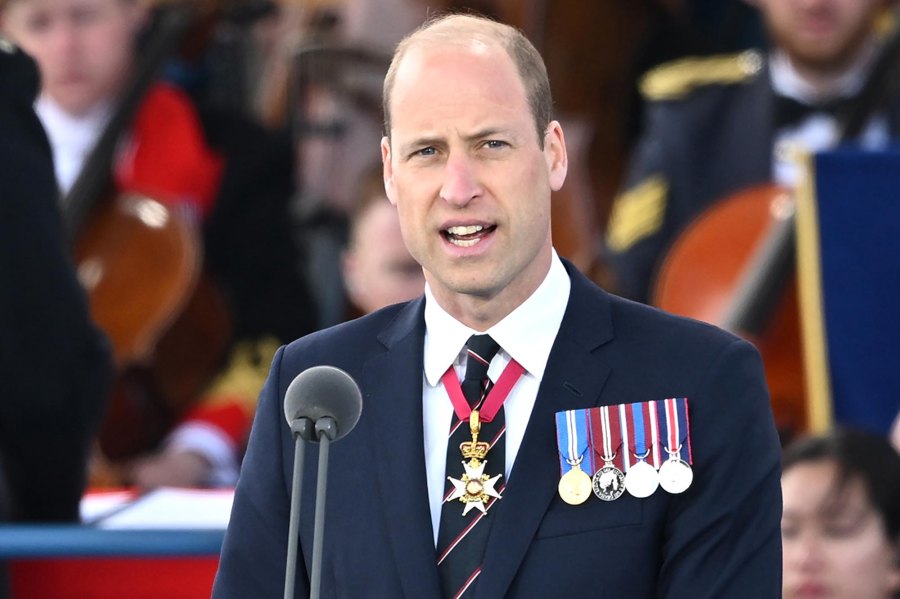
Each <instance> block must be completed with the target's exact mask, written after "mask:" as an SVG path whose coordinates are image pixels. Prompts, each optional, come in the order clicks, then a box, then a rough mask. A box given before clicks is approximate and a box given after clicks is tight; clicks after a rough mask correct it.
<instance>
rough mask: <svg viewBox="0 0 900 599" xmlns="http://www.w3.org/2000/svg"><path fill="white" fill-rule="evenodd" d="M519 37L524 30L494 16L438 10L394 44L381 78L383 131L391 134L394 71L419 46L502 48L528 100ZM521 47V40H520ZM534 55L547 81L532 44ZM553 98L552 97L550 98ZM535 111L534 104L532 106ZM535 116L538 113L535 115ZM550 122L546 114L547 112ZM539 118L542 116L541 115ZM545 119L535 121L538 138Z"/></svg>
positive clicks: (395, 73)
mask: <svg viewBox="0 0 900 599" xmlns="http://www.w3.org/2000/svg"><path fill="white" fill-rule="evenodd" d="M519 40H525V43H526V44H528V45H530V42H527V38H525V36H524V34H523V33H522V32H521V31H519V30H518V29H516V28H514V27H512V26H510V25H506V24H504V23H500V22H498V21H495V20H493V19H490V18H487V17H482V16H473V15H469V14H460V13H441V14H437V15H435V16H434V17H432V18H430V19H428V20H427V21H426V22H425V23H423V24H422V25H421V26H420V27H419V28H418V29H417V30H415V31H413V32H412V33H410V34H409V35H407V36H406V37H405V38H403V40H401V41H400V43H399V44H397V47H396V49H395V50H394V55H393V58H392V60H391V64H390V67H389V68H388V72H387V75H386V76H385V78H384V87H383V90H382V106H383V109H384V134H385V135H386V136H388V137H390V122H391V118H390V104H391V96H392V94H393V91H394V85H395V82H396V76H397V71H398V70H399V69H400V66H401V64H402V63H403V60H404V58H405V57H406V55H407V54H408V53H410V52H411V51H414V50H419V49H425V50H427V49H429V48H447V47H448V46H456V47H458V48H472V47H473V45H474V44H479V43H480V44H484V46H485V48H487V49H491V48H496V49H499V50H501V51H502V52H503V53H504V54H506V56H507V57H509V59H510V61H511V62H512V64H513V67H514V68H515V70H516V74H517V75H518V77H519V80H520V82H521V83H522V85H523V87H524V88H525V93H526V96H528V100H529V104H531V99H532V98H531V96H532V94H531V89H529V81H528V77H529V75H528V74H527V73H525V72H523V70H522V65H521V62H520V60H519V57H517V56H516V52H515V48H516V44H517V42H518V41H519ZM519 48H521V44H519ZM531 49H532V51H533V52H534V55H535V58H536V59H537V62H538V63H539V66H540V69H541V71H542V76H543V79H544V81H545V82H546V79H547V74H546V67H545V66H544V63H543V60H542V59H541V57H540V55H539V54H538V53H537V50H534V49H533V47H532V48H531ZM545 85H546V87H547V94H548V97H549V82H546V83H545ZM550 101H551V102H552V100H550ZM531 108H532V110H533V111H534V108H535V107H534V106H531ZM534 116H535V117H536V118H537V117H538V115H534ZM547 117H548V118H547V119H546V120H547V121H548V122H549V115H547ZM541 118H542V117H541ZM545 125H546V123H539V124H538V136H539V139H541V141H542V138H541V135H540V133H541V129H542V127H543V126H545Z"/></svg>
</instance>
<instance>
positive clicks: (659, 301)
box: [652, 27, 900, 440]
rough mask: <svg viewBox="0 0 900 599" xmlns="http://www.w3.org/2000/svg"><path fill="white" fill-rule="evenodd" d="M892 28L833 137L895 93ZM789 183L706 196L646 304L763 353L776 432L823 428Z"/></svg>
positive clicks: (899, 50) (852, 130)
mask: <svg viewBox="0 0 900 599" xmlns="http://www.w3.org/2000/svg"><path fill="white" fill-rule="evenodd" d="M898 58H900V28H896V27H895V29H894V31H893V32H892V33H891V35H890V36H889V37H888V38H887V39H886V40H885V42H884V44H883V46H882V48H881V51H880V53H879V55H878V57H877V59H876V61H875V63H874V65H873V67H872V71H871V72H870V74H869V77H868V78H867V79H866V82H865V84H864V85H863V88H862V89H861V91H860V92H859V94H858V95H857V97H856V98H855V99H854V101H853V103H852V104H851V105H850V107H849V109H848V110H847V111H846V112H845V113H844V114H843V115H840V116H842V117H843V118H839V126H840V128H839V131H840V134H839V136H838V144H843V143H847V142H850V141H851V140H853V139H855V138H857V137H858V136H859V135H860V133H861V132H862V131H863V129H864V127H865V125H866V124H867V122H868V121H869V119H870V118H871V117H872V115H873V114H875V113H876V112H877V111H878V110H880V109H881V108H883V106H884V104H885V103H886V102H887V101H888V100H889V99H890V98H891V97H893V96H894V94H895V93H896V92H897V87H898V81H900V60H898ZM795 204H796V202H795V198H794V195H793V193H792V191H791V190H789V189H787V188H785V187H782V186H779V185H775V184H763V185H760V186H756V187H752V188H750V189H746V190H740V191H738V192H737V193H735V194H732V195H731V196H728V197H726V198H725V199H723V200H721V201H719V202H717V203H715V204H714V205H713V206H712V207H711V208H710V209H708V210H707V211H706V212H704V213H702V214H701V215H700V216H699V217H698V218H696V219H695V220H694V221H693V222H692V223H691V224H690V225H689V226H688V227H687V229H685V231H683V232H682V234H681V235H680V236H679V237H678V238H677V239H676V241H675V243H674V244H673V245H672V247H671V249H670V250H669V252H668V253H667V255H666V256H665V258H664V260H663V262H662V265H661V267H660V269H659V273H658V275H657V279H656V282H655V286H654V290H653V298H652V303H653V304H654V305H656V306H658V307H660V308H662V309H664V310H667V311H670V312H673V313H676V314H681V315H684V316H690V317H693V318H697V319H699V320H704V321H707V322H712V323H714V324H717V325H719V326H722V327H723V328H725V329H726V330H729V331H732V332H735V333H737V334H739V335H742V336H744V337H746V338H748V339H749V340H751V341H752V342H753V343H754V344H755V345H756V346H757V348H758V349H759V350H760V353H761V354H762V358H763V363H764V366H765V370H766V379H767V382H768V384H769V389H770V394H771V401H772V408H773V412H774V414H775V421H776V424H777V425H778V427H779V429H780V431H781V433H782V435H783V437H784V440H788V439H789V438H791V437H793V436H794V435H797V434H801V433H804V432H807V431H810V430H823V429H824V428H826V427H827V426H828V424H829V423H828V416H827V414H823V413H821V411H819V410H818V409H817V402H812V401H809V384H808V381H807V380H806V376H805V372H804V353H803V352H804V348H803V345H802V341H801V322H800V320H799V316H800V314H799V302H798V296H797V284H796V281H795V271H794V268H795V237H796V209H795Z"/></svg>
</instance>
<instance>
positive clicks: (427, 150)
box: [413, 146, 437, 156]
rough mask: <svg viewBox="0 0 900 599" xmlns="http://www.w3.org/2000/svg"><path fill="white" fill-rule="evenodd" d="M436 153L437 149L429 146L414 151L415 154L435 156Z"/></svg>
mask: <svg viewBox="0 0 900 599" xmlns="http://www.w3.org/2000/svg"><path fill="white" fill-rule="evenodd" d="M436 153H437V150H436V149H435V148H434V147H432V146H428V147H427V148H422V149H421V150H416V151H415V152H413V156H434V155H435V154H436Z"/></svg>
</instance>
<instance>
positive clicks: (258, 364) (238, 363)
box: [203, 337, 281, 410]
mask: <svg viewBox="0 0 900 599" xmlns="http://www.w3.org/2000/svg"><path fill="white" fill-rule="evenodd" d="M280 345H281V344H280V343H279V342H278V340H277V339H275V338H274V337H263V338H261V339H254V340H250V341H241V342H240V343H238V344H236V345H235V346H234V349H233V350H232V352H231V357H230V358H229V360H228V367H227V368H225V370H223V371H222V372H221V373H220V374H219V375H218V376H217V377H216V378H215V380H213V382H212V383H210V385H209V387H208V388H207V389H206V391H205V392H204V393H203V403H204V405H207V406H213V405H216V404H217V403H220V402H223V401H233V400H234V399H235V398H240V400H241V402H246V404H247V407H248V408H250V409H251V410H255V409H256V402H257V398H258V397H259V392H260V391H261V390H262V387H263V383H265V382H266V376H268V373H269V364H270V363H271V361H272V357H273V356H274V355H275V352H276V350H278V347H279V346H280Z"/></svg>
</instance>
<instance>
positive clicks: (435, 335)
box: [422, 250, 571, 546]
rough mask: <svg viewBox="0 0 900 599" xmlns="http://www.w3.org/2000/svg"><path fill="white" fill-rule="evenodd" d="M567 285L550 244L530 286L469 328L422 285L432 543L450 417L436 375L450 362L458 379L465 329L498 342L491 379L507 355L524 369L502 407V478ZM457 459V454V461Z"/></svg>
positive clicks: (540, 373) (515, 446)
mask: <svg viewBox="0 0 900 599" xmlns="http://www.w3.org/2000/svg"><path fill="white" fill-rule="evenodd" d="M570 288H571V282H570V281H569V275H568V273H566V269H565V267H564V266H563V265H562V262H561V261H560V259H559V256H557V255H556V251H555V250H554V252H553V258H552V261H551V264H550V270H549V271H548V273H547V276H546V277H545V278H544V281H543V282H542V283H541V285H540V286H539V287H538V288H537V289H536V290H535V292H534V293H533V294H531V296H530V297H529V298H528V299H527V300H525V301H524V302H523V303H522V304H521V305H520V306H519V307H518V308H516V309H515V310H513V311H512V312H511V313H510V314H509V315H507V316H506V317H505V318H504V319H503V320H501V321H500V322H498V323H497V324H495V325H494V326H492V327H491V328H490V329H488V330H487V331H474V330H472V329H470V328H469V327H467V326H465V325H464V324H462V323H460V322H459V321H457V320H456V319H455V318H453V317H452V316H450V314H448V313H447V312H446V311H445V310H444V309H443V308H441V306H440V305H438V303H437V301H436V300H435V298H434V294H433V293H432V292H431V289H430V288H429V287H428V285H426V286H425V376H424V381H423V392H422V401H423V419H424V422H423V425H424V431H425V470H426V476H427V480H428V502H429V506H430V508H431V525H432V528H433V531H434V543H435V546H436V545H437V535H438V526H439V525H440V521H441V503H442V502H443V498H444V490H445V487H446V481H447V478H446V476H447V474H446V472H445V470H446V460H447V439H448V433H449V431H450V423H451V420H452V417H453V405H452V404H451V403H450V397H449V396H448V395H447V391H446V390H445V389H444V384H443V383H442V382H441V377H442V376H443V375H444V373H445V372H446V371H447V369H448V368H449V367H450V366H451V365H453V366H454V367H455V368H456V373H457V375H458V376H459V379H460V380H463V378H464V377H465V351H464V349H465V344H466V341H468V339H469V337H470V336H471V335H475V334H478V333H487V334H489V335H490V336H491V337H492V338H493V339H494V341H496V342H497V343H498V344H499V345H500V351H498V352H497V355H496V356H495V357H494V359H493V360H492V361H491V364H490V367H489V368H488V377H489V378H490V379H491V381H493V382H494V383H496V382H497V379H498V378H499V377H500V374H501V373H502V372H503V369H504V368H505V367H506V365H507V364H508V363H509V362H510V360H511V359H513V358H515V360H516V361H517V362H518V363H519V364H521V365H522V367H524V368H525V372H524V373H523V374H522V377H521V378H520V379H519V381H518V382H517V383H516V385H515V387H513V389H512V391H511V392H510V394H509V396H508V397H507V398H506V402H505V403H504V407H505V410H506V412H505V417H506V472H504V477H505V479H506V480H507V481H508V480H509V477H510V475H511V473H512V470H513V464H514V463H515V459H516V454H517V453H518V451H519V446H520V445H521V444H522V437H524V435H525V428H526V427H527V425H528V419H529V418H530V417H531V410H532V408H533V407H534V402H535V399H536V398H537V392H538V387H539V386H540V384H541V380H542V379H543V377H544V369H545V368H546V366H547V359H548V358H549V356H550V349H551V348H552V347H553V342H554V341H555V340H556V334H557V332H558V331H559V325H560V323H561V322H562V318H563V314H564V313H565V311H566V305H567V304H568V301H569V290H570ZM462 461H463V460H462V456H461V455H460V462H462ZM460 468H462V467H460ZM460 472H462V470H461V469H460ZM456 474H457V475H458V474H459V473H456Z"/></svg>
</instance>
